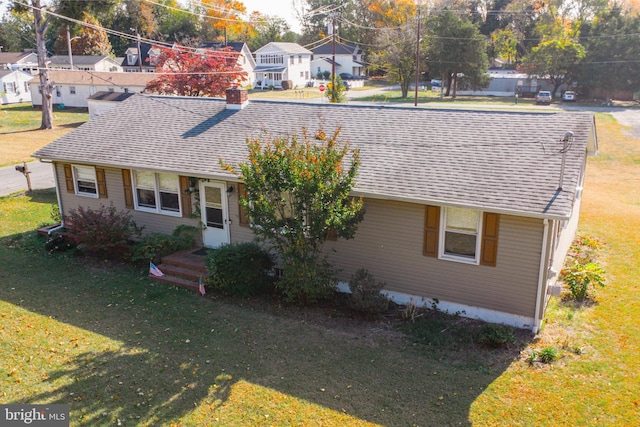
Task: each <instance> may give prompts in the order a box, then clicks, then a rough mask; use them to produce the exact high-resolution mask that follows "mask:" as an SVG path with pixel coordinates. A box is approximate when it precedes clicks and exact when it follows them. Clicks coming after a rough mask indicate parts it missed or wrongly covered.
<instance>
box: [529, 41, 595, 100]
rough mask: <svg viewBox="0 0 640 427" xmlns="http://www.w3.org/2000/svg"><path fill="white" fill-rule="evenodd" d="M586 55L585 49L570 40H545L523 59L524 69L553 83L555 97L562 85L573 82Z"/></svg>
mask: <svg viewBox="0 0 640 427" xmlns="http://www.w3.org/2000/svg"><path fill="white" fill-rule="evenodd" d="M584 53H585V52H584V47H583V46H582V45H581V44H580V43H577V42H576V41H574V40H572V39H569V38H562V39H555V40H543V41H541V42H540V44H539V45H538V46H536V47H534V48H533V49H532V50H531V53H530V54H529V55H527V56H526V57H525V58H524V59H523V64H522V67H523V69H524V70H525V71H526V72H527V73H528V74H529V75H537V76H538V77H540V78H543V79H545V80H547V81H548V82H549V83H551V84H552V85H553V91H552V96H555V95H556V92H557V91H558V88H560V86H561V85H562V84H570V83H572V82H573V80H574V75H575V72H576V68H577V66H578V64H579V63H580V61H581V59H582V58H583V57H584Z"/></svg>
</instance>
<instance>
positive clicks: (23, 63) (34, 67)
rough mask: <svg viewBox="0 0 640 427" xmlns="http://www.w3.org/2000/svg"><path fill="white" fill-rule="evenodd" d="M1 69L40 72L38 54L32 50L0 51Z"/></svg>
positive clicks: (31, 72)
mask: <svg viewBox="0 0 640 427" xmlns="http://www.w3.org/2000/svg"><path fill="white" fill-rule="evenodd" d="M0 70H20V71H24V72H27V73H30V74H34V75H35V74H38V55H36V53H35V52H33V51H31V50H25V51H24V52H0Z"/></svg>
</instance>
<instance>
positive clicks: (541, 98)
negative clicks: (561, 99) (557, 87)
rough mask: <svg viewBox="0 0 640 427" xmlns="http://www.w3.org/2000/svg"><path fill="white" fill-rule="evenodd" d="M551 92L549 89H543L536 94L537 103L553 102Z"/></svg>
mask: <svg viewBox="0 0 640 427" xmlns="http://www.w3.org/2000/svg"><path fill="white" fill-rule="evenodd" d="M551 100H552V98H551V92H549V91H548V90H541V91H540V92H538V94H537V95H536V104H547V105H549V104H551Z"/></svg>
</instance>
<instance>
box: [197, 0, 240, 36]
mask: <svg viewBox="0 0 640 427" xmlns="http://www.w3.org/2000/svg"><path fill="white" fill-rule="evenodd" d="M199 4H200V8H201V10H200V12H201V13H202V14H203V15H205V16H206V17H207V19H206V21H205V22H204V23H203V30H204V34H203V36H204V38H206V39H208V40H213V39H214V38H215V37H216V36H223V35H225V33H226V36H227V39H228V40H234V39H236V37H237V36H239V35H241V34H242V33H244V32H245V26H246V24H245V22H244V19H243V14H244V13H245V12H246V10H247V8H246V7H245V6H244V3H242V1H239V0H202V1H200V2H199ZM207 28H209V29H210V31H207Z"/></svg>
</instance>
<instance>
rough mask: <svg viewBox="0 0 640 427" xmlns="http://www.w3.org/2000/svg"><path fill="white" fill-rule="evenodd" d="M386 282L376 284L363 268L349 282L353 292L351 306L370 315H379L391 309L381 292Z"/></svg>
mask: <svg viewBox="0 0 640 427" xmlns="http://www.w3.org/2000/svg"><path fill="white" fill-rule="evenodd" d="M384 286H385V283H384V282H376V280H375V279H374V278H373V275H372V274H371V273H369V272H368V271H367V270H366V269H364V268H361V269H360V270H358V271H356V274H355V275H354V276H353V277H351V280H350V281H349V289H350V290H351V306H352V307H353V308H354V309H355V310H358V311H360V312H362V313H365V314H368V315H379V314H380V313H383V312H385V311H386V310H387V309H388V308H389V299H388V298H387V296H386V295H384V294H381V293H380V291H382V289H383V288H384Z"/></svg>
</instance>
